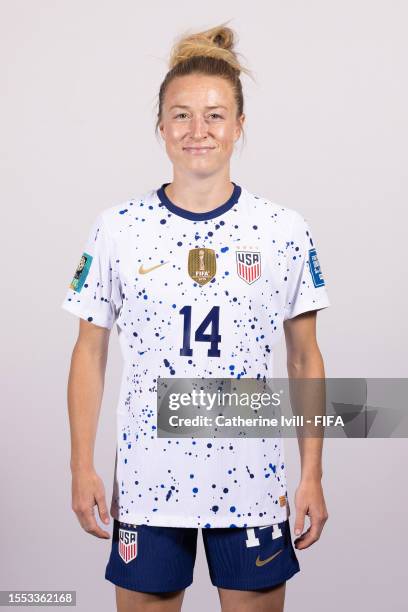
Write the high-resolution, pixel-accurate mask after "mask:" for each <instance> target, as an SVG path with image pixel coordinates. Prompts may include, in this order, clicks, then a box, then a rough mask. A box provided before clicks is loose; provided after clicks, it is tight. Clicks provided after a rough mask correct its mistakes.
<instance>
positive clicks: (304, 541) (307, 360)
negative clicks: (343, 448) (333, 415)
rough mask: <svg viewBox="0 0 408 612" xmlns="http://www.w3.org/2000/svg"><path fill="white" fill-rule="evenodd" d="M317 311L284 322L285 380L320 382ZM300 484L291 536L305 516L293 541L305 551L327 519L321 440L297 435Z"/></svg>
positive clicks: (322, 366) (321, 369)
mask: <svg viewBox="0 0 408 612" xmlns="http://www.w3.org/2000/svg"><path fill="white" fill-rule="evenodd" d="M316 315H317V311H315V310H314V311H310V312H305V313H303V314H301V315H298V316H297V317H294V318H292V319H287V320H286V321H285V322H284V331H285V339H286V350H287V370H288V376H289V378H299V379H302V378H317V379H324V378H325V371H324V363H323V358H322V355H321V353H320V350H319V347H318V344H317V340H316ZM298 444H299V452H300V460H301V481H300V484H299V486H298V488H297V490H296V495H295V506H296V520H295V534H296V535H298V534H300V533H302V531H303V528H304V520H305V515H306V514H307V515H309V518H310V521H311V525H310V527H309V529H308V530H307V531H306V532H305V533H304V534H303V535H302V536H301V537H300V538H298V539H297V540H295V545H296V547H297V548H298V549H303V548H307V547H308V546H310V545H311V544H313V542H315V541H316V540H318V539H319V537H320V534H321V532H322V529H323V527H324V524H325V522H326V521H327V519H328V513H327V508H326V504H325V501H324V496H323V490H322V485H321V478H322V475H323V469H322V448H323V437H304V436H298Z"/></svg>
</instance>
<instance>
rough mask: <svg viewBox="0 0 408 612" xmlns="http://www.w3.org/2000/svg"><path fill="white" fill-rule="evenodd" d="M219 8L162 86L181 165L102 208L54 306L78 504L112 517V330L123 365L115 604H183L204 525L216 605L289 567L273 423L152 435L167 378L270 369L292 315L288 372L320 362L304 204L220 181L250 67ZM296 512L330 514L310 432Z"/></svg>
mask: <svg viewBox="0 0 408 612" xmlns="http://www.w3.org/2000/svg"><path fill="white" fill-rule="evenodd" d="M233 43H234V37H233V32H232V30H231V29H230V28H228V27H226V26H225V24H223V25H221V26H219V27H215V28H213V29H211V30H208V31H206V32H201V33H199V34H195V35H191V36H187V37H184V38H182V39H181V40H179V41H178V43H177V44H176V45H175V46H174V48H173V51H172V54H171V60H170V70H169V72H168V73H167V75H166V77H165V79H164V81H163V83H162V85H161V87H160V93H159V109H158V118H157V126H156V128H159V129H160V133H161V135H162V137H163V139H164V142H165V146H166V151H167V154H168V156H169V158H170V160H171V162H172V164H173V179H172V182H171V183H164V184H162V185H161V187H160V188H159V189H152V190H150V191H148V192H146V193H143V194H138V195H137V196H136V197H134V198H131V199H130V200H128V201H126V202H124V203H121V204H119V205H115V206H112V207H110V208H108V209H106V210H104V211H102V212H101V213H100V214H99V215H98V217H97V219H96V221H95V223H94V225H93V227H92V229H91V231H90V234H89V238H88V241H87V243H86V245H85V249H84V252H83V254H82V259H81V262H83V261H86V266H81V265H80V266H78V269H77V271H76V272H75V276H74V279H75V282H74V283H73V284H71V285H70V287H69V289H68V292H67V295H66V297H65V299H64V302H63V305H62V306H63V307H64V308H65V309H67V310H69V311H71V312H73V313H74V314H76V315H77V316H79V317H80V331H79V337H78V340H77V343H76V346H75V349H74V352H73V358H72V364H71V371H70V380H69V389H68V400H69V414H70V425H71V437H72V453H71V469H72V475H73V480H72V506H73V510H74V511H75V513H76V514H77V516H78V519H79V522H80V524H81V525H82V527H83V528H84V529H85V530H86V531H87V532H89V533H92V534H93V535H95V536H97V537H101V538H104V537H105V538H109V533H108V532H106V531H104V530H103V529H101V528H100V527H99V525H98V524H97V522H96V519H95V517H94V515H93V506H94V505H95V504H96V505H97V506H98V512H99V515H100V518H101V520H102V521H104V522H105V523H109V515H108V511H107V506H106V501H105V493H104V487H103V483H102V482H101V480H100V478H99V477H98V475H97V473H96V471H95V468H94V465H93V447H94V441H95V435H96V424H97V419H98V412H99V408H100V403H101V398H102V393H103V380H104V373H105V366H106V359H107V350H108V341H109V333H110V329H111V328H112V326H113V324H114V322H116V323H117V329H118V334H119V340H120V344H121V349H122V353H123V356H124V370H123V377H122V383H121V389H120V397H119V403H118V409H117V424H118V425H117V435H118V438H117V449H116V465H115V480H114V489H113V495H112V502H111V508H110V514H111V516H112V517H113V518H114V526H113V539H112V550H111V554H110V559H109V563H108V565H107V568H106V574H105V577H106V578H107V580H109V581H111V582H112V583H114V584H115V585H116V601H117V607H118V610H119V611H120V612H130V611H132V612H135V611H136V610H145V609H146V610H160V611H170V610H171V611H173V610H180V609H181V603H182V599H183V594H184V589H185V588H186V587H187V586H188V585H189V584H191V582H192V576H193V566H194V560H195V552H196V538H197V531H198V528H202V529H203V531H202V535H203V539H204V545H205V551H206V555H207V560H208V564H209V570H210V576H211V580H212V582H213V584H214V585H216V586H217V587H218V590H219V595H220V601H221V605H222V610H223V611H230V610H233V611H234V612H237V611H239V610H244V609H245V610H247V611H248V610H257V611H259V610H268V611H272V610H274V611H278V610H283V604H284V594H285V584H286V580H287V579H289V578H290V577H291V576H293V575H294V574H295V573H296V572H298V571H299V564H298V561H297V558H296V555H295V552H294V549H293V546H292V542H291V537H290V527H289V520H288V519H289V514H290V510H289V504H288V499H287V491H286V479H285V466H284V455H283V446H282V443H281V440H280V439H272V438H263V439H259V438H258V439H256V438H253V439H242V438H241V439H238V438H237V439H228V440H226V439H222V438H213V439H211V440H210V439H209V438H193V437H189V438H180V439H178V438H161V437H159V436H158V435H157V431H156V427H157V421H156V416H157V415H156V402H157V383H158V377H161V378H171V377H175V378H196V377H204V378H208V379H211V378H216V377H224V378H231V377H233V378H237V379H239V378H241V377H251V378H254V379H257V378H258V379H259V378H261V379H262V378H263V377H271V376H272V355H273V352H272V348H273V346H274V345H275V344H276V342H277V341H278V340H279V338H280V337H281V334H282V330H284V331H285V337H286V345H287V351H288V373H289V376H293V377H294V376H297V377H300V378H301V377H304V378H308V377H316V378H323V377H324V367H323V361H322V358H321V355H320V352H319V348H318V346H317V342H316V336H315V326H316V311H317V310H319V309H322V308H325V307H327V306H328V305H329V300H328V297H327V293H326V289H325V285H324V280H323V277H322V274H321V271H320V269H319V265H318V260H317V255H316V249H315V245H314V244H313V240H312V237H311V232H310V228H309V227H308V225H307V223H306V221H305V220H304V219H303V217H302V216H301V215H300V214H299V213H297V212H296V211H294V210H292V209H289V208H284V207H282V206H278V205H276V204H274V203H273V202H271V201H269V200H267V199H266V198H264V197H260V196H258V195H255V194H252V193H250V192H249V191H248V190H246V189H245V188H244V187H243V186H240V185H238V184H237V183H235V182H233V181H231V180H230V159H231V156H232V153H233V150H234V145H235V143H236V142H237V140H238V139H239V137H240V136H241V134H242V130H243V124H244V119H245V115H244V113H243V94H242V87H241V82H240V78H239V75H240V72H241V70H243V69H242V67H241V65H240V63H239V61H238V59H237V55H236V53H235V52H234V50H233V46H234V45H233ZM302 444H303V447H302V449H301V450H302V453H301V455H302V479H301V483H300V485H299V487H298V489H297V492H296V498H295V505H296V512H297V516H296V523H295V528H296V529H299V530H302V529H303V526H304V517H305V514H308V515H309V516H310V519H311V527H310V528H309V530H307V531H306V532H305V533H304V534H303V535H302V536H301V537H300V538H298V540H296V546H297V548H298V549H302V548H306V547H307V546H310V544H311V543H312V542H314V541H316V540H317V539H318V537H319V535H320V532H321V530H322V528H323V524H324V522H325V520H326V519H327V511H326V507H325V502H324V497H323V492H322V487H321V445H319V440H318V439H317V440H316V439H309V440H308V441H307V444H306V441H303V442H302Z"/></svg>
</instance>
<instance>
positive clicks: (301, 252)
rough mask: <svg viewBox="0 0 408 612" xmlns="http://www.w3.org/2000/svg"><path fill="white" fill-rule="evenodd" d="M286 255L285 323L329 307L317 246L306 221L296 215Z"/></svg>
mask: <svg viewBox="0 0 408 612" xmlns="http://www.w3.org/2000/svg"><path fill="white" fill-rule="evenodd" d="M286 254H287V262H288V264H287V275H286V280H287V291H286V302H285V314H284V317H283V320H284V321H285V320H286V319H292V318H293V317H296V316H297V315H299V314H301V313H303V312H307V311H309V310H321V309H322V308H327V307H328V306H330V301H329V297H328V294H327V290H326V283H325V280H324V278H323V273H322V269H321V267H320V263H319V260H318V257H317V249H316V243H315V241H314V240H313V238H312V232H311V230H310V227H309V225H308V223H307V221H306V220H305V219H303V217H302V216H301V215H300V214H299V213H298V212H296V211H294V219H293V224H292V231H291V235H290V240H288V242H287V243H286Z"/></svg>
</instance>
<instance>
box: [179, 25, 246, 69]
mask: <svg viewBox="0 0 408 612" xmlns="http://www.w3.org/2000/svg"><path fill="white" fill-rule="evenodd" d="M226 23H228V22H224V23H222V24H220V25H218V26H216V27H214V28H210V29H209V30H204V31H202V32H197V33H194V34H191V33H186V32H185V33H184V34H182V35H181V36H180V37H179V38H178V39H177V40H176V42H175V44H174V45H173V47H172V49H171V52H170V59H169V67H170V70H171V69H172V68H174V66H176V65H177V64H179V63H180V62H183V61H184V60H187V59H190V58H191V57H194V56H205V57H214V58H216V59H222V60H224V61H226V62H227V63H228V64H230V66H231V67H232V68H234V70H236V72H237V74H238V75H239V74H240V73H241V71H244V72H247V71H246V69H245V68H243V67H242V65H241V63H240V62H239V60H238V57H237V53H236V52H235V51H234V50H233V49H234V45H235V38H236V35H235V33H234V31H233V30H232V29H231V28H229V27H228V26H227V25H226Z"/></svg>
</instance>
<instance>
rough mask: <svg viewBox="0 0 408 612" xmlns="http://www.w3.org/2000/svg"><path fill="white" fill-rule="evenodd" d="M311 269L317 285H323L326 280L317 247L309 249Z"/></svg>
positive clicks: (314, 282)
mask: <svg viewBox="0 0 408 612" xmlns="http://www.w3.org/2000/svg"><path fill="white" fill-rule="evenodd" d="M309 270H310V274H311V275H312V279H313V284H314V286H315V287H323V286H324V284H325V282H324V278H323V275H322V271H321V269H320V264H319V260H318V258H317V253H316V249H309Z"/></svg>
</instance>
